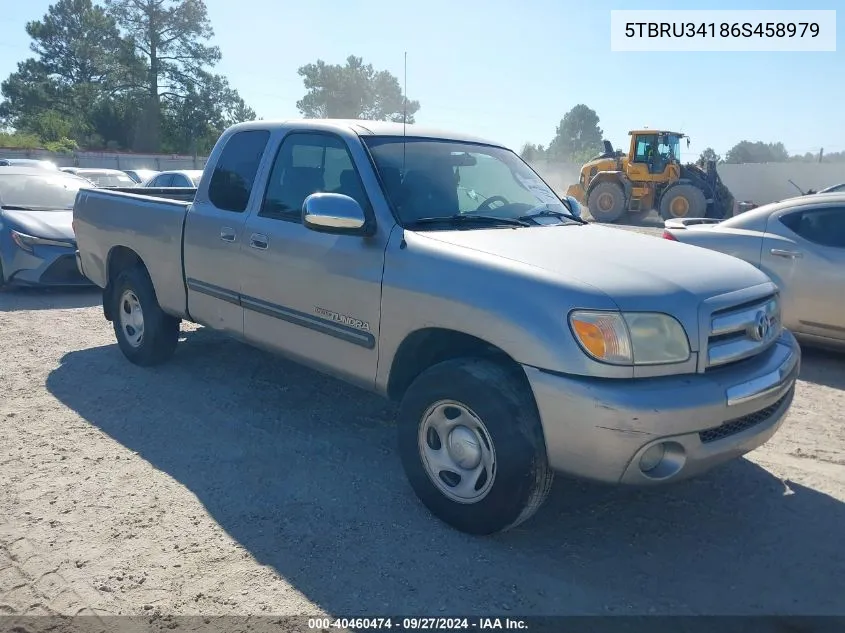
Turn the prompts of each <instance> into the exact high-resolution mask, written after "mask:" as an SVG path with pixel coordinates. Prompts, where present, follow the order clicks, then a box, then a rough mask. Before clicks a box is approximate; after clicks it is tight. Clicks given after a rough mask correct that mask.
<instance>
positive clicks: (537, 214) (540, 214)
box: [519, 207, 589, 224]
mask: <svg viewBox="0 0 845 633" xmlns="http://www.w3.org/2000/svg"><path fill="white" fill-rule="evenodd" d="M538 209H541V210H537V211H535V210H534V209H532V211H534V212H533V213H527V214H525V215H521V216H519V219H520V220H530V219H532V218H567V219H568V220H575V221H576V222H578V223H579V224H589V222H587V221H586V220H584V219H583V218H579V217H578V216H576V215H572V214H571V213H564V212H563V211H552V210H551V209H546V208H540V207H538Z"/></svg>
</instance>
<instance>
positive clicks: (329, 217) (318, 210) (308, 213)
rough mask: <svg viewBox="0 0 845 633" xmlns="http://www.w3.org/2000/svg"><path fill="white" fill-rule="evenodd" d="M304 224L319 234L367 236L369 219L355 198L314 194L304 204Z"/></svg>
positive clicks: (332, 194)
mask: <svg viewBox="0 0 845 633" xmlns="http://www.w3.org/2000/svg"><path fill="white" fill-rule="evenodd" d="M302 223H303V224H304V225H305V226H306V227H307V228H309V229H311V230H312V231H316V232H317V233H334V234H337V235H365V234H366V233H367V228H368V227H367V218H366V217H365V216H364V210H363V209H362V208H361V205H360V204H358V202H357V201H356V200H355V199H354V198H350V197H349V196H345V195H343V194H340V193H312V194H311V195H310V196H308V197H307V198H305V201H304V202H303V203H302Z"/></svg>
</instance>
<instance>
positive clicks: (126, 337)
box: [111, 266, 179, 366]
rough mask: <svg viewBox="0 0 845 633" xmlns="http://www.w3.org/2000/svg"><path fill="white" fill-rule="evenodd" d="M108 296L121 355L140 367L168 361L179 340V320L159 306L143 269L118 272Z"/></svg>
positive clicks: (151, 284) (153, 289)
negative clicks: (109, 296) (110, 301)
mask: <svg viewBox="0 0 845 633" xmlns="http://www.w3.org/2000/svg"><path fill="white" fill-rule="evenodd" d="M111 297H112V299H111V300H112V301H113V303H112V307H111V308H112V309H111V316H112V325H113V326H114V333H115V336H116V337H117V344H118V346H119V347H120V350H121V351H122V352H123V355H124V356H126V358H128V359H129V360H130V361H131V362H133V363H135V364H136V365H141V366H151V365H158V364H160V363H163V362H164V361H166V360H168V359H169V358H170V357H171V356H172V355H173V352H175V351H176V344H177V342H178V341H179V319H176V318H174V317H172V316H170V315H169V314H166V313H165V312H164V311H163V310H162V309H161V306H160V305H159V304H158V300H157V299H156V295H155V288H154V287H153V282H152V281H151V280H150V277H149V275H148V274H147V271H146V270H144V269H143V268H141V267H139V266H136V267H133V268H128V269H126V270H124V271H122V272H121V273H120V274H119V275H118V276H117V279H116V280H115V282H114V286H113V288H112V292H111Z"/></svg>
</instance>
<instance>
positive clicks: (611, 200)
mask: <svg viewBox="0 0 845 633" xmlns="http://www.w3.org/2000/svg"><path fill="white" fill-rule="evenodd" d="M587 208H588V209H589V210H590V215H591V216H593V219H594V220H595V221H596V222H605V223H610V222H616V220H618V219H619V218H621V217H622V216H623V215H625V211H626V202H625V191H624V190H623V189H622V186H621V185H619V184H618V183H615V182H610V181H605V182H600V183H599V184H597V185H596V186H595V187H593V189H592V190H591V191H590V195H589V196H588V197H587Z"/></svg>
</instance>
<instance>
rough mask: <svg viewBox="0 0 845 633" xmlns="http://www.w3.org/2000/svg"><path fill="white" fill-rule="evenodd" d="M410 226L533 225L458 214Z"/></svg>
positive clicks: (516, 219)
mask: <svg viewBox="0 0 845 633" xmlns="http://www.w3.org/2000/svg"><path fill="white" fill-rule="evenodd" d="M407 224H408V226H426V225H429V224H482V225H486V226H531V223H529V222H526V221H525V220H523V219H518V218H497V217H496V216H493V215H475V214H474V213H457V214H455V215H446V216H434V217H429V218H418V219H416V220H412V221H411V222H408V223H407Z"/></svg>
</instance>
